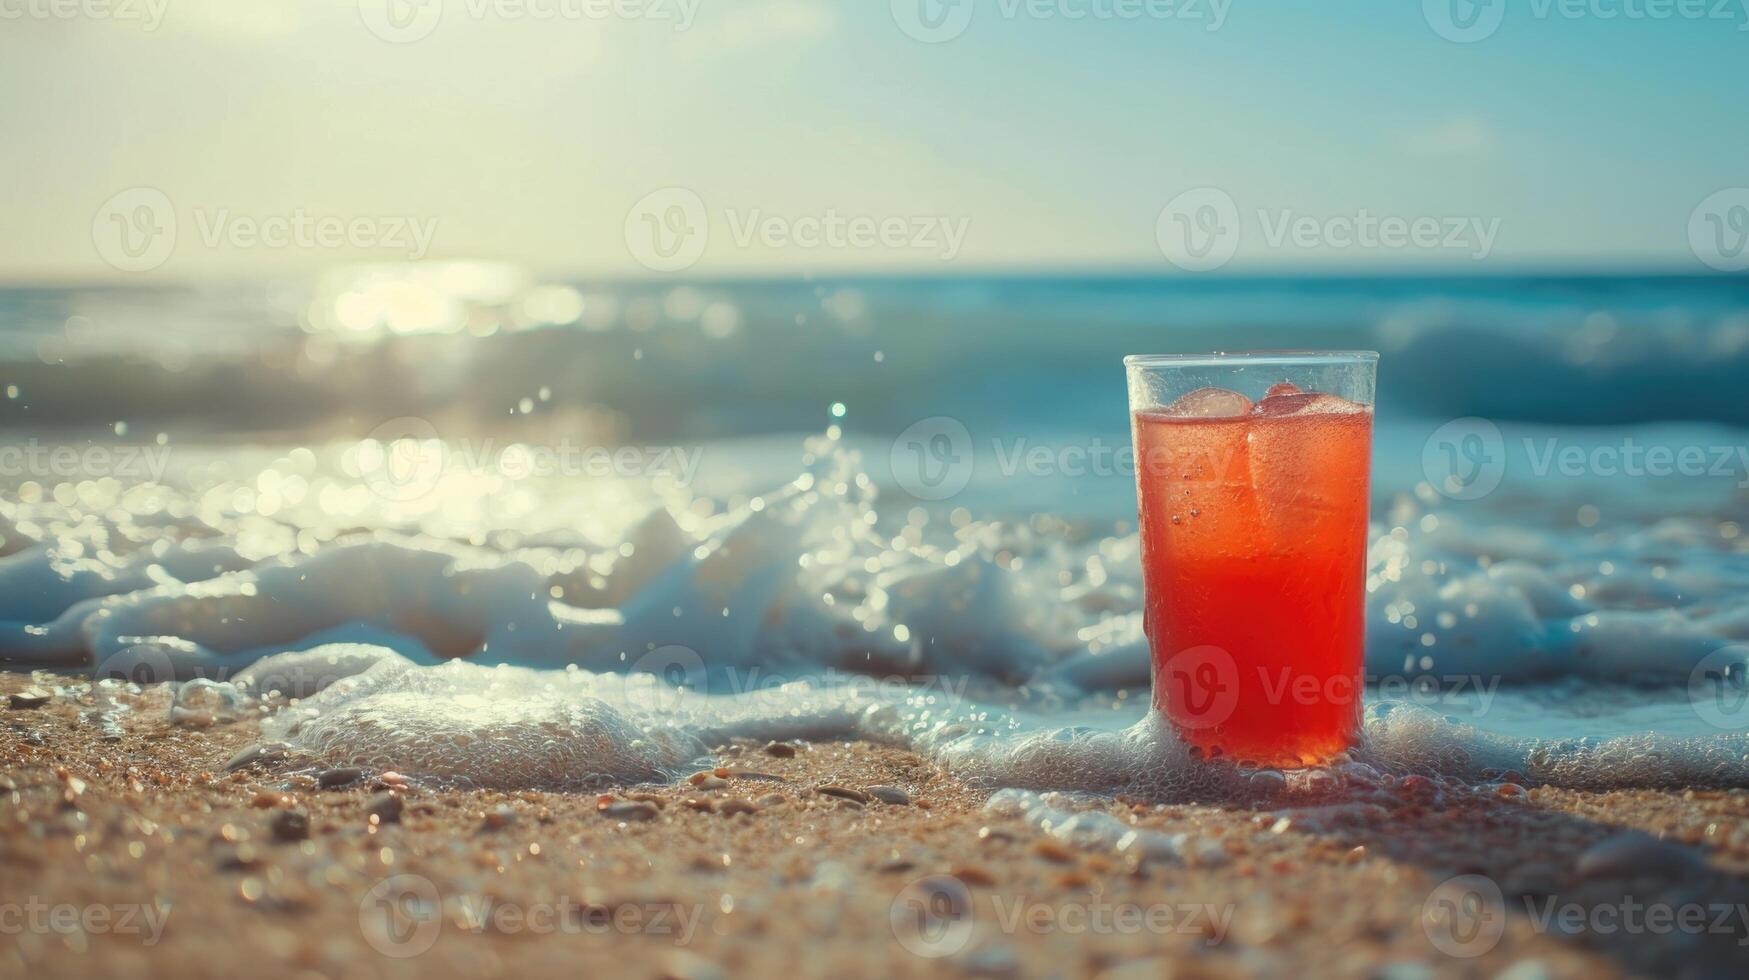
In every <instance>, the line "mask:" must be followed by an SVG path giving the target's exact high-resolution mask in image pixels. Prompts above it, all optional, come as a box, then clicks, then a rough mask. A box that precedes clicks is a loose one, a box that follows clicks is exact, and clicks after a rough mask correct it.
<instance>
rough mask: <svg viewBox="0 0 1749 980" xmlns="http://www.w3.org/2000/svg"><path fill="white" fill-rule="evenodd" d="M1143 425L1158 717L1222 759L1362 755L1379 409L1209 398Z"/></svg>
mask: <svg viewBox="0 0 1749 980" xmlns="http://www.w3.org/2000/svg"><path fill="white" fill-rule="evenodd" d="M1366 368H1367V370H1368V384H1367V388H1366V392H1365V394H1366V397H1367V400H1368V401H1370V396H1371V387H1370V369H1371V364H1370V362H1368V363H1367V365H1366ZM1276 376H1277V377H1279V376H1280V375H1279V374H1277V375H1276ZM1132 421H1133V425H1134V436H1135V446H1136V462H1137V466H1136V472H1137V495H1138V498H1139V501H1140V525H1141V550H1142V576H1143V581H1144V584H1145V587H1146V593H1147V595H1146V631H1147V635H1148V642H1149V646H1150V648H1151V649H1152V652H1153V658H1154V704H1155V705H1156V707H1158V708H1159V709H1160V710H1161V711H1162V712H1164V713H1165V715H1166V716H1167V718H1169V719H1170V720H1171V721H1172V723H1173V726H1174V728H1176V729H1177V730H1178V732H1179V733H1180V735H1181V736H1182V737H1183V738H1184V739H1185V740H1186V741H1187V742H1189V743H1190V744H1191V745H1192V746H1193V747H1194V748H1196V749H1198V750H1200V752H1201V753H1203V754H1204V756H1205V757H1209V758H1214V757H1221V758H1226V759H1230V760H1233V761H1244V762H1251V763H1256V764H1258V765H1267V766H1303V765H1313V764H1317V763H1320V762H1323V761H1326V760H1328V759H1329V758H1330V757H1331V756H1333V755H1336V754H1337V753H1340V752H1341V751H1343V750H1344V749H1347V748H1348V747H1350V746H1351V745H1353V744H1354V741H1355V738H1356V735H1357V734H1358V731H1359V724H1360V705H1361V691H1362V666H1363V665H1362V660H1363V641H1364V632H1365V623H1364V612H1363V607H1364V595H1363V590H1364V578H1365V567H1366V529H1367V482H1368V473H1369V464H1370V456H1371V446H1372V410H1371V408H1370V407H1369V406H1367V405H1365V404H1361V403H1356V402H1353V401H1349V400H1346V399H1344V398H1340V397H1335V396H1332V395H1327V394H1314V393H1304V392H1300V391H1299V390H1298V389H1296V388H1294V387H1293V386H1291V385H1277V386H1276V387H1275V388H1272V389H1271V390H1270V395H1269V397H1266V398H1264V399H1263V400H1262V401H1260V402H1258V403H1257V404H1256V405H1252V404H1251V403H1250V402H1249V400H1247V399H1245V398H1244V397H1243V396H1242V395H1239V394H1238V393H1236V392H1232V391H1224V390H1218V389H1210V388H1204V389H1202V390H1200V391H1195V392H1192V393H1190V394H1188V395H1185V396H1183V397H1182V398H1180V399H1178V400H1177V401H1176V402H1175V403H1174V404H1173V405H1170V406H1168V407H1166V408H1159V409H1149V408H1146V407H1143V408H1140V409H1138V410H1137V411H1135V412H1134V414H1133V416H1132Z"/></svg>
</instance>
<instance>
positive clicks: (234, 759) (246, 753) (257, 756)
mask: <svg viewBox="0 0 1749 980" xmlns="http://www.w3.org/2000/svg"><path fill="white" fill-rule="evenodd" d="M285 748H286V747H285V746H284V745H282V744H280V743H278V742H263V743H261V744H260V745H251V746H249V747H248V748H246V749H244V750H243V751H241V752H239V753H237V754H236V755H234V756H231V760H230V761H229V762H227V763H225V771H226V772H236V771H237V770H239V769H247V768H249V767H251V766H264V765H269V764H271V763H274V762H277V761H279V760H280V759H283V758H284V757H285Z"/></svg>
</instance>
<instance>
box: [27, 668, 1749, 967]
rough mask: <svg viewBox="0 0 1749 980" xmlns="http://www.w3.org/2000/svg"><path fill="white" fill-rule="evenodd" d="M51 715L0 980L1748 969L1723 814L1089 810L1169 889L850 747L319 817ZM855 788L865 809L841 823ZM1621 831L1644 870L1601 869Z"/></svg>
mask: <svg viewBox="0 0 1749 980" xmlns="http://www.w3.org/2000/svg"><path fill="white" fill-rule="evenodd" d="M56 683H76V682H74V681H72V680H71V679H56V678H49V677H46V676H39V677H38V678H36V679H35V681H34V682H33V679H32V678H30V677H27V676H23V675H16V674H8V675H0V714H3V716H4V719H3V722H4V723H3V724H0V934H3V935H4V937H5V938H4V941H0V974H3V975H6V976H30V977H63V976H67V977H71V976H106V977H134V976H141V977H144V976H158V975H162V976H191V977H207V976H212V977H227V978H230V977H236V976H239V975H242V976H253V977H266V976H273V977H278V976H294V975H295V976H306V977H315V976H325V977H349V976H384V977H407V978H413V977H418V978H420V980H430V978H436V977H461V976H469V977H480V976H490V975H498V974H500V973H502V974H506V975H525V976H536V975H542V976H544V975H567V976H586V975H591V974H595V973H606V974H609V975H613V976H626V977H664V976H671V977H686V978H711V977H723V976H739V975H752V976H759V975H763V976H806V977H814V976H822V977H825V976H831V977H848V976H887V975H906V976H909V975H925V976H927V975H944V976H948V975H953V976H957V975H965V974H968V973H970V974H980V975H992V976H1002V975H1013V976H1100V975H1104V976H1135V977H1203V976H1210V977H1248V976H1260V977H1272V976H1360V977H1370V976H1383V977H1392V978H1414V977H1424V976H1437V977H1445V976H1451V977H1495V976H1502V975H1504V976H1508V977H1510V978H1511V980H1535V978H1539V977H1557V978H1560V977H1575V978H1577V977H1613V976H1625V975H1636V974H1637V975H1659V976H1696V977H1712V976H1720V977H1725V976H1739V977H1740V976H1743V975H1744V974H1745V973H1746V972H1749V945H1746V944H1749V792H1744V791H1742V790H1732V791H1723V792H1713V791H1707V792H1701V791H1674V792H1666V791H1635V792H1609V793H1585V792H1573V791H1565V790H1557V789H1552V788H1540V787H1531V788H1528V789H1525V788H1520V787H1516V786H1501V787H1495V788H1492V789H1488V790H1485V791H1480V792H1478V791H1471V790H1467V789H1465V790H1459V789H1457V788H1455V787H1440V786H1436V785H1433V784H1425V783H1421V784H1411V785H1409V786H1406V787H1403V788H1402V789H1401V792H1400V794H1399V797H1398V803H1397V804H1396V805H1394V806H1392V807H1389V808H1377V807H1370V808H1369V807H1361V806H1349V807H1337V808H1335V809H1331V810H1327V811H1309V812H1299V813H1294V814H1289V815H1287V816H1286V817H1285V818H1284V816H1283V815H1282V814H1278V813H1274V812H1266V811H1259V810H1254V809H1248V808H1245V807H1239V806H1231V805H1225V806H1223V805H1203V804H1196V805H1160V804H1156V803H1149V802H1143V801H1116V802H1111V803H1109V804H1103V805H1102V808H1103V809H1105V810H1106V811H1107V812H1110V813H1112V814H1114V815H1116V816H1118V817H1119V818H1120V819H1122V820H1125V821H1128V822H1133V823H1134V824H1136V825H1138V826H1143V827H1149V828H1153V829H1157V830H1161V831H1165V832H1168V833H1178V832H1186V833H1191V834H1195V835H1198V836H1200V837H1202V838H1206V839H1208V840H1210V841H1214V842H1215V845H1214V846H1213V847H1212V848H1211V849H1210V850H1209V851H1208V852H1207V853H1205V854H1204V855H1203V856H1201V857H1198V858H1196V859H1193V860H1192V861H1190V862H1189V863H1188V864H1186V863H1184V862H1180V861H1176V860H1140V859H1137V858H1136V857H1135V856H1133V855H1126V854H1122V853H1118V852H1115V851H1110V850H1106V851H1090V850H1083V849H1077V848H1069V847H1066V846H1064V845H1062V844H1060V843H1058V842H1057V841H1055V840H1054V839H1051V838H1048V837H1046V836H1045V835H1043V834H1041V832H1040V831H1039V830H1038V829H1036V828H1034V827H1032V826H1030V825H1029V824H1027V823H1026V822H1025V821H1023V820H1021V819H1020V818H1018V817H1012V816H997V815H994V814H992V813H988V812H986V811H985V810H984V803H985V801H986V800H987V798H988V794H987V793H986V792H982V791H978V790H975V789H973V788H970V787H968V786H966V785H964V784H962V783H961V782H959V781H958V780H956V779H955V778H954V777H953V776H952V775H951V774H948V773H944V772H942V771H940V770H939V769H938V768H936V767H935V766H933V765H932V764H930V763H929V762H927V761H925V760H923V759H921V758H919V757H918V756H916V755H913V754H911V753H908V752H904V751H898V750H895V749H892V748H888V747H883V746H878V745H873V744H867V743H818V744H797V745H795V746H793V748H794V750H795V752H794V755H793V756H786V755H783V754H778V755H774V754H771V753H770V752H768V751H767V747H766V746H764V745H754V744H745V745H732V746H726V747H724V750H723V751H722V753H721V754H720V757H719V760H718V761H719V763H720V765H721V767H722V769H723V770H724V771H723V772H722V773H721V774H715V773H713V774H711V775H710V776H708V777H698V778H699V780H700V781H699V783H698V784H694V783H692V782H686V783H682V784H680V785H677V786H660V787H615V788H611V789H609V790H608V791H606V792H605V793H604V794H596V793H542V792H526V793H511V794H505V793H498V792H478V791H457V790H435V789H430V788H421V787H418V786H405V787H401V786H398V785H396V784H398V782H399V781H398V780H397V779H395V778H394V777H393V776H392V775H391V776H389V777H387V782H384V777H383V776H382V774H378V773H365V774H362V775H361V776H360V778H358V779H357V780H355V781H351V782H340V781H341V780H344V779H345V778H346V777H347V776H348V775H349V774H347V773H338V774H334V775H331V776H329V777H328V778H329V779H330V780H331V781H334V782H336V783H338V784H337V785H335V786H333V787H331V788H323V787H321V786H318V785H316V780H315V778H314V777H313V776H311V775H307V774H299V773H297V772H295V771H287V770H288V769H291V770H296V769H298V768H300V767H299V765H297V764H295V763H288V762H285V761H273V760H269V762H270V763H271V764H269V765H266V766H244V767H242V768H239V769H237V770H236V771H227V769H226V766H227V763H228V762H229V761H230V760H232V759H233V757H234V756H235V755H236V754H237V753H238V752H239V751H240V750H242V749H245V748H247V747H248V746H250V745H253V744H255V742H256V741H257V737H258V733H259V730H258V726H257V724H256V722H255V721H253V720H247V719H246V720H242V721H236V722H232V723H224V724H217V725H213V726H211V727H205V728H198V727H187V726H181V725H172V724H170V722H169V720H168V717H167V714H166V713H165V712H163V711H162V710H161V707H162V704H163V699H162V698H161V697H157V698H155V697H152V696H151V695H150V694H148V695H146V696H144V697H141V698H137V699H133V700H134V701H136V702H137V703H138V708H139V710H135V711H130V712H124V713H121V714H119V715H114V714H111V715H107V716H105V715H100V714H98V713H96V712H94V711H93V710H92V707H91V706H90V705H88V704H81V703H80V698H79V697H78V696H57V697H53V698H51V699H49V700H48V701H47V703H44V704H41V705H33V704H31V703H30V702H31V699H29V698H24V699H22V700H19V701H18V702H17V703H16V705H15V706H8V705H9V702H10V701H12V696H13V695H16V694H19V693H20V692H24V691H26V690H27V689H29V688H32V687H38V688H52V687H53V686H54V685H55V684H56ZM123 700H124V701H126V700H128V699H127V698H124V699H123ZM777 751H778V752H779V753H783V752H784V751H785V750H784V747H778V749H777ZM719 783H720V785H719ZM823 784H824V785H829V786H835V787H842V788H843V789H844V790H845V791H846V792H844V793H842V794H841V795H833V793H835V792H837V791H836V790H832V791H828V792H826V793H822V792H820V791H819V787H820V786H822V785H823ZM871 787H884V788H883V789H880V790H879V791H878V792H879V794H881V795H885V796H887V797H890V798H891V799H892V800H894V802H887V801H884V800H882V799H879V798H876V797H873V796H870V797H869V798H868V799H867V802H860V801H858V800H857V799H854V798H846V797H855V796H857V795H859V794H860V795H867V792H868V790H869V789H870V788H871ZM889 788H890V789H889ZM891 790H897V791H899V794H895V793H893V792H891ZM1629 829H1637V830H1641V831H1645V832H1646V833H1647V834H1649V835H1651V837H1652V838H1658V839H1659V840H1656V841H1655V840H1651V839H1648V838H1639V839H1621V840H1618V841H1617V842H1616V843H1614V844H1608V845H1605V846H1603V847H1601V848H1600V847H1599V846H1598V845H1599V844H1600V843H1601V842H1605V841H1609V840H1610V839H1611V838H1619V837H1620V835H1621V834H1622V832H1623V831H1624V830H1629ZM1469 876H1480V877H1469ZM1454 877H1455V878H1458V881H1457V882H1456V883H1454V884H1443V883H1446V882H1448V881H1449V880H1450V879H1453V878H1454ZM1490 887H1493V888H1497V889H1498V892H1497V893H1494V892H1490V891H1489V889H1490ZM1496 894H1497V895H1498V898H1496V897H1495V895H1496ZM1659 909H1663V910H1665V911H1664V912H1660V911H1658V910H1659ZM1448 912H1449V915H1448V914H1447V913H1448ZM1545 913H1546V914H1548V915H1550V916H1551V918H1550V919H1549V920H1548V922H1547V923H1546V924H1544V923H1542V922H1539V917H1540V916H1542V915H1544V914H1545ZM1666 920H1668V921H1666ZM1660 926H1663V927H1664V928H1662V929H1660Z"/></svg>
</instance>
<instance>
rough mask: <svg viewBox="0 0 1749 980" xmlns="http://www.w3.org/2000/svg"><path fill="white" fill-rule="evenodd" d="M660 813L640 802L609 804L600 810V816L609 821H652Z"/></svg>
mask: <svg viewBox="0 0 1749 980" xmlns="http://www.w3.org/2000/svg"><path fill="white" fill-rule="evenodd" d="M660 812H661V811H659V810H657V809H656V807H655V805H654V804H650V803H645V802H643V801H641V800H627V801H625V802H623V803H610V804H608V805H607V806H605V807H602V809H601V815H602V816H604V817H606V818H608V819H609V820H654V819H656V815H657V814H658V813H660Z"/></svg>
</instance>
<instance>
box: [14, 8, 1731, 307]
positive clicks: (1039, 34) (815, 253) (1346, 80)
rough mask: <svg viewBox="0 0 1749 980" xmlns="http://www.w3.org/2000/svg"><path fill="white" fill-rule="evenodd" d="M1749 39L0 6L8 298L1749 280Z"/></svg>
mask: <svg viewBox="0 0 1749 980" xmlns="http://www.w3.org/2000/svg"><path fill="white" fill-rule="evenodd" d="M1746 5H1749V0H1726V2H1724V3H1721V2H1720V0H1705V2H1701V0H1565V2H1562V0H1526V2H1523V3H1518V2H1511V3H1508V2H1506V0H1490V2H1486V3H1483V4H1481V5H1474V4H1471V3H1470V2H1469V0H1426V2H1425V3H1421V2H1416V0H1344V2H1341V3H1320V4H1308V3H1304V2H1303V0H1298V2H1296V0H1250V2H1247V0H1218V2H1217V0H890V2H889V0H732V2H731V0H0V91H4V92H7V93H9V94H8V96H7V97H6V98H5V99H4V100H0V177H3V178H4V182H5V188H6V190H5V191H4V192H3V193H0V226H3V227H4V228H5V230H6V234H4V235H0V280H4V281H11V282H30V281H60V280H119V281H148V282H149V281H165V280H178V281H180V280H202V279H216V278H234V277H249V276H279V275H299V274H305V273H309V272H314V271H317V270H321V269H323V268H327V267H330V266H336V265H341V264H346V263H354V262H390V263H392V262H403V261H432V260H443V259H482V258H483V259H494V260H504V261H508V262H513V263H517V264H520V265H524V266H527V267H530V268H533V269H536V270H539V271H541V272H545V273H560V274H575V275H692V276H713V275H731V276H733V275H787V274H792V273H796V272H802V271H819V272H841V271H850V272H889V271H900V272H920V273H928V274H958V273H967V274H969V273H981V272H984V271H992V270H993V271H1023V272H1036V271H1069V272H1089V271H1091V272H1099V271H1113V272H1144V273H1145V272H1160V273H1163V274H1165V273H1183V274H1203V273H1209V272H1216V271H1219V272H1225V273H1234V272H1237V273H1253V272H1277V271H1282V272H1295V271H1315V272H1332V271H1333V272H1357V271H1375V270H1395V269H1406V270H1412V271H1413V270H1434V269H1438V270H1443V271H1455V272H1460V273H1483V274H1486V273H1491V272H1511V271H1514V270H1530V269H1546V268H1563V269H1590V268H1597V269H1653V268H1656V269H1671V270H1676V271H1692V272H1706V271H1708V270H1709V269H1710V268H1732V267H1735V268H1741V267H1742V266H1741V265H1734V263H1736V262H1738V261H1739V260H1741V261H1742V263H1743V264H1749V253H1746V252H1744V251H1743V250H1742V248H1741V244H1742V243H1741V241H1740V238H1741V237H1742V236H1745V235H1749V190H1745V189H1744V188H1745V187H1749V126H1746V125H1745V120H1746V117H1745V114H1744V111H1743V108H1742V94H1743V93H1744V92H1745V91H1749V10H1746V9H1745V6H1746ZM397 15H398V16H397ZM1709 242H1716V243H1717V244H1709ZM1211 243H1212V245H1211Z"/></svg>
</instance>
